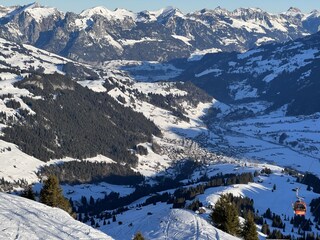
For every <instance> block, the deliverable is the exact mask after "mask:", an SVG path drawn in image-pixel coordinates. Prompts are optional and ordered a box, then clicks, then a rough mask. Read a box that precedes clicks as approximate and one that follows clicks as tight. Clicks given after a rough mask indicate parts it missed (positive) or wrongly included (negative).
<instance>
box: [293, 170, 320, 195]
mask: <svg viewBox="0 0 320 240" xmlns="http://www.w3.org/2000/svg"><path fill="white" fill-rule="evenodd" d="M297 181H298V182H300V183H302V184H305V185H308V187H309V188H310V187H312V189H313V192H315V193H320V179H319V178H318V177H317V176H315V175H313V174H312V173H306V174H305V175H304V176H300V177H298V178H297Z"/></svg>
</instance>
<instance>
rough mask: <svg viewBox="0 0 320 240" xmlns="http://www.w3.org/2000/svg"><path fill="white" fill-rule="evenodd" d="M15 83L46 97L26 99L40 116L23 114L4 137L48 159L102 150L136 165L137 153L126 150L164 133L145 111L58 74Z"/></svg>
mask: <svg viewBox="0 0 320 240" xmlns="http://www.w3.org/2000/svg"><path fill="white" fill-rule="evenodd" d="M16 87H20V88H27V89H28V90H29V91H31V92H32V93H34V94H35V95H36V96H42V99H38V100H36V99H33V98H24V101H25V102H26V103H27V104H28V105H29V106H30V107H31V108H32V110H34V111H35V112H36V113H37V114H36V115H27V114H25V116H23V119H21V121H20V122H19V123H17V124H14V125H13V126H12V127H10V128H5V129H3V132H4V136H2V137H1V138H2V139H4V140H6V141H10V142H13V143H15V144H17V145H18V146H19V147H20V148H21V149H22V151H24V152H25V153H27V154H29V155H32V156H34V157H37V158H39V159H41V160H44V161H48V160H49V159H52V158H58V159H59V158H63V157H65V156H69V157H74V158H77V159H85V158H89V157H94V156H96V155H97V154H103V155H105V156H107V157H110V158H112V159H114V160H116V161H118V162H125V163H128V164H131V165H134V164H136V162H137V157H136V156H135V155H134V154H132V153H131V152H130V151H129V150H128V149H132V148H133V147H134V146H136V144H138V143H140V142H150V141H151V139H152V135H155V136H160V135H161V132H160V130H159V129H158V128H157V127H156V126H155V124H154V123H153V122H151V121H150V120H148V119H146V118H145V117H144V116H143V114H141V113H137V112H135V111H133V110H132V109H130V108H127V107H123V106H122V105H120V104H119V103H118V102H117V101H116V100H114V99H113V98H112V97H110V96H109V95H108V94H106V93H95V92H93V91H91V90H89V89H88V88H84V87H82V86H80V85H79V84H76V83H75V82H73V81H71V80H70V79H69V78H67V77H65V76H62V75H59V74H53V75H33V76H31V77H29V78H27V79H25V80H23V81H20V82H18V83H17V84H16Z"/></svg>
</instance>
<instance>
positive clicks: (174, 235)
mask: <svg viewBox="0 0 320 240" xmlns="http://www.w3.org/2000/svg"><path fill="white" fill-rule="evenodd" d="M148 212H149V215H148V214H147V213H148ZM150 214H151V215H150ZM117 221H122V222H123V224H122V225H118V223H111V224H110V225H106V226H102V227H101V228H100V230H102V231H104V232H107V233H108V234H109V235H110V236H112V237H114V238H115V239H130V238H131V237H132V236H133V235H134V234H135V233H136V232H138V231H140V232H141V233H142V235H143V236H144V237H145V238H146V239H153V240H160V239H170V240H181V239H197V240H208V239H209V240H218V239H220V240H233V239H239V238H236V237H234V236H231V235H229V234H227V233H224V232H222V231H221V230H219V229H217V228H215V227H214V226H212V225H211V224H210V223H209V222H208V221H207V220H206V219H204V218H202V217H201V216H199V215H197V214H195V213H194V212H191V211H188V210H183V209H170V208H169V205H167V204H164V203H158V204H157V205H156V206H153V205H149V206H146V207H143V208H142V209H137V210H136V209H132V210H129V211H127V212H125V213H123V214H122V215H117ZM130 223H132V226H131V227H128V224H130Z"/></svg>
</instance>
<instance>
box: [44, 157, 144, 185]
mask: <svg viewBox="0 0 320 240" xmlns="http://www.w3.org/2000/svg"><path fill="white" fill-rule="evenodd" d="M50 174H52V175H56V176H57V177H58V179H59V180H60V181H61V182H63V183H69V184H79V183H94V182H102V181H105V182H108V183H112V184H120V185H134V184H137V183H140V182H141V181H143V179H144V178H143V176H142V175H141V174H140V173H138V172H135V171H133V170H132V169H131V168H130V167H129V166H123V165H121V164H107V163H105V162H89V161H70V162H64V163H63V164H51V165H48V166H44V167H43V168H41V170H40V172H39V175H50Z"/></svg>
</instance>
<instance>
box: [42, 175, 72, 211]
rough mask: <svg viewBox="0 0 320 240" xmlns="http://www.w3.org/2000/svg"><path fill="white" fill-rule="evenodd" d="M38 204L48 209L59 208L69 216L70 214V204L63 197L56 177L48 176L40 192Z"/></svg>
mask: <svg viewBox="0 0 320 240" xmlns="http://www.w3.org/2000/svg"><path fill="white" fill-rule="evenodd" d="M40 202H42V203H43V204H46V205H48V206H50V207H58V208H61V209H62V210H64V211H66V212H68V213H69V214H72V208H71V205H70V202H69V201H68V199H66V198H65V197H64V196H63V194H62V189H61V187H60V185H59V181H58V178H57V177H56V176H53V175H50V176H49V177H48V179H47V180H46V181H45V182H44V184H43V187H42V189H41V192H40Z"/></svg>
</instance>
